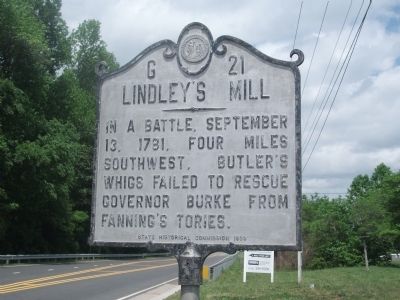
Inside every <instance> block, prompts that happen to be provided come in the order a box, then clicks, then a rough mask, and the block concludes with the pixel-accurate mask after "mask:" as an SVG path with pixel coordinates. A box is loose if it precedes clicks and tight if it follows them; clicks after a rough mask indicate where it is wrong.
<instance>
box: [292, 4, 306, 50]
mask: <svg viewBox="0 0 400 300" xmlns="http://www.w3.org/2000/svg"><path fill="white" fill-rule="evenodd" d="M302 8H303V1H301V4H300V11H299V17H298V19H297V26H296V33H295V34H294V39H293V47H292V49H294V46H295V45H296V38H297V31H298V29H299V23H300V17H301V10H302Z"/></svg>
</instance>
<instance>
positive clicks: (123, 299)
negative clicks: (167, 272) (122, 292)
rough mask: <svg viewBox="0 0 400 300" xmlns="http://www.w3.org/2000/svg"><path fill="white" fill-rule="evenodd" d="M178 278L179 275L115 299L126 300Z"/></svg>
mask: <svg viewBox="0 0 400 300" xmlns="http://www.w3.org/2000/svg"><path fill="white" fill-rule="evenodd" d="M177 279H178V277H175V278H172V279H170V280H167V281H164V282H162V283H159V284H156V285H153V286H151V287H148V288H147V289H144V290H141V291H139V292H136V293H133V294H130V295H127V296H124V297H122V298H118V299H115V300H125V299H128V298H130V297H135V296H137V295H139V294H142V293H145V292H147V291H150V290H152V289H155V288H158V287H159V286H162V285H164V284H167V283H170V282H171V281H174V280H177Z"/></svg>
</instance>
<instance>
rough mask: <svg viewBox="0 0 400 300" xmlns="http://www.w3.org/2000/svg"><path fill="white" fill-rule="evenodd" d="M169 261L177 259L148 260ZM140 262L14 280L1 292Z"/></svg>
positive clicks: (3, 287) (2, 288) (134, 263)
mask: <svg viewBox="0 0 400 300" xmlns="http://www.w3.org/2000/svg"><path fill="white" fill-rule="evenodd" d="M168 261H176V260H175V259H158V260H151V261H150V260H149V261H148V262H168ZM140 263H143V261H134V262H128V263H122V264H117V265H111V266H105V267H99V268H93V269H87V270H82V271H76V272H69V273H63V274H58V275H53V276H46V277H39V278H35V279H30V280H25V281H19V282H14V283H10V284H4V285H0V293H1V291H3V290H7V289H9V288H12V287H17V286H21V285H22V286H23V285H26V284H30V283H38V282H43V281H49V280H53V279H58V278H65V277H70V276H75V275H80V274H85V273H93V272H98V271H102V270H107V269H112V268H117V267H123V266H130V265H137V264H140Z"/></svg>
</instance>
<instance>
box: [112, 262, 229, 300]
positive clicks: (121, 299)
mask: <svg viewBox="0 0 400 300" xmlns="http://www.w3.org/2000/svg"><path fill="white" fill-rule="evenodd" d="M229 256H230V255H227V256H225V257H224V258H222V259H221V260H219V261H217V262H216V263H214V264H213V265H215V264H218V263H220V262H221V261H223V260H224V259H226V258H227V257H229ZM177 279H178V277H175V278H172V279H170V280H167V281H164V282H162V283H159V284H157V285H154V286H151V287H148V288H147V289H144V290H141V291H138V292H136V293H133V294H130V295H127V296H124V297H122V298H118V299H115V300H126V299H128V298H130V297H135V296H137V295H139V294H143V293H145V292H147V291H150V290H152V289H155V288H158V287H159V286H162V285H164V284H167V283H170V282H171V281H174V280H177Z"/></svg>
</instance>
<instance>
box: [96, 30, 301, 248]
mask: <svg viewBox="0 0 400 300" xmlns="http://www.w3.org/2000/svg"><path fill="white" fill-rule="evenodd" d="M292 54H296V55H297V60H295V61H280V60H276V59H273V58H270V57H268V56H266V55H265V54H262V53H261V52H259V51H258V50H256V49H255V48H253V47H252V46H250V45H248V44H247V43H245V42H243V41H241V40H239V39H236V38H234V37H230V36H221V37H220V38H218V39H217V40H215V41H214V40H213V38H212V36H211V33H210V32H209V30H208V29H207V27H205V26H204V25H202V24H200V23H191V24H189V25H188V26H186V27H185V28H184V30H183V31H182V33H181V35H180V37H179V39H178V42H177V44H175V43H174V42H172V41H170V40H163V41H160V42H158V43H156V44H153V45H152V46H150V47H148V48H147V49H145V50H144V51H143V52H142V53H141V54H139V55H138V56H137V57H136V58H135V59H133V60H132V61H131V62H130V63H128V64H127V65H126V66H124V67H122V68H121V69H119V70H118V71H116V72H114V73H111V74H105V75H103V76H102V77H101V83H100V86H99V103H98V105H99V109H98V129H97V130H98V132H97V151H96V159H95V180H94V191H93V194H94V195H93V216H92V236H91V241H92V242H93V243H94V244H98V245H102V244H115V245H122V244H124V245H127V244H135V245H137V244H144V243H149V242H151V243H152V244H159V245H161V244H162V245H176V244H185V243H186V242H188V241H190V242H193V243H195V244H205V245H214V246H215V245H220V246H221V247H224V246H227V245H231V247H232V244H234V245H235V246H234V247H236V248H237V249H240V248H253V249H262V248H264V249H293V250H294V249H298V248H299V246H300V217H299V210H300V191H301V187H300V185H301V166H300V75H299V70H298V66H299V65H300V64H301V63H302V61H303V55H302V53H301V51H299V50H294V51H293V53H292Z"/></svg>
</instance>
